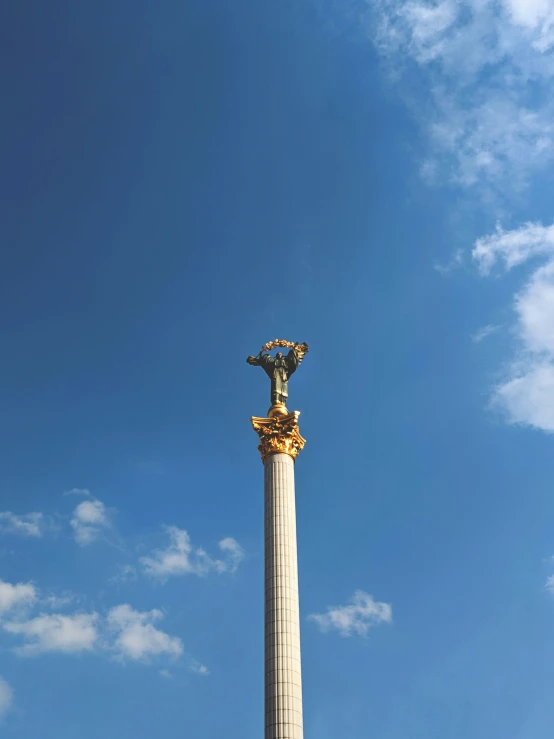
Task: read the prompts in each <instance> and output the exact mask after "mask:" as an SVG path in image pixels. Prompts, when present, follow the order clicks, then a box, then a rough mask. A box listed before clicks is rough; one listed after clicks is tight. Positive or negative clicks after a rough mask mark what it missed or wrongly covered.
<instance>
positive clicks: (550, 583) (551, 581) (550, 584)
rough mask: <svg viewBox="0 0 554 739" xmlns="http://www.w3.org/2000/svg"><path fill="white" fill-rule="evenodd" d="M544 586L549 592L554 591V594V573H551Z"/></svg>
mask: <svg viewBox="0 0 554 739" xmlns="http://www.w3.org/2000/svg"><path fill="white" fill-rule="evenodd" d="M544 587H545V588H546V589H547V590H548V592H549V593H552V595H554V575H550V577H549V578H548V580H547V581H546V583H545V586H544Z"/></svg>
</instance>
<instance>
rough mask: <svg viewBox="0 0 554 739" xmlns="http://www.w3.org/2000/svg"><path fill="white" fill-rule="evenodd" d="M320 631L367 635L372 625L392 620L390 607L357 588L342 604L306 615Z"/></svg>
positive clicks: (344, 634) (345, 634)
mask: <svg viewBox="0 0 554 739" xmlns="http://www.w3.org/2000/svg"><path fill="white" fill-rule="evenodd" d="M308 618H309V619H310V620H311V621H315V623H316V624H317V625H318V626H319V628H320V629H321V631H323V632H327V631H338V632H339V634H340V635H341V636H364V637H365V636H367V635H368V632H369V630H370V629H371V628H373V627H374V626H377V625H379V624H382V623H390V622H391V621H392V607H391V605H390V604H389V603H380V602H378V601H375V600H374V599H373V596H371V595H369V594H368V593H365V592H364V591H363V590H357V591H356V592H355V593H354V596H353V598H352V599H351V601H350V602H349V603H348V604H347V605H344V606H330V607H329V608H328V609H327V612H326V613H313V614H312V615H310V616H308Z"/></svg>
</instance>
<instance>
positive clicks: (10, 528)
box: [0, 511, 44, 537]
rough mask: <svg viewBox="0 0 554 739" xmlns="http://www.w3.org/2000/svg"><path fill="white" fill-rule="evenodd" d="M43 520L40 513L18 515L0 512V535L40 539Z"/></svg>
mask: <svg viewBox="0 0 554 739" xmlns="http://www.w3.org/2000/svg"><path fill="white" fill-rule="evenodd" d="M43 518H44V517H43V515H42V513H24V514H21V515H18V514H16V513H12V512H11V511H3V512H0V533H7V534H19V535H20V536H31V537H40V536H42V533H43V530H42V525H43Z"/></svg>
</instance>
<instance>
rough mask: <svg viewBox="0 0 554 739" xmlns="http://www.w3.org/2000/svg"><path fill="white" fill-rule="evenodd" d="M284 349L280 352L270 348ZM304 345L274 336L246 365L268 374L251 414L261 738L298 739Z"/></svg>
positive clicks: (305, 351)
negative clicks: (294, 394)
mask: <svg viewBox="0 0 554 739" xmlns="http://www.w3.org/2000/svg"><path fill="white" fill-rule="evenodd" d="M277 348H287V349H288V350H289V351H288V353H287V355H286V356H283V354H282V353H281V352H280V351H278V352H277V354H276V355H275V357H272V356H271V354H269V352H270V351H271V350H272V349H277ZM307 352H308V345H307V344H294V343H293V342H290V341H285V340H284V339H275V340H274V341H270V342H269V343H267V344H265V345H264V346H263V347H262V349H261V351H260V352H259V354H258V355H257V356H256V357H248V358H247V360H246V361H247V362H248V364H251V365H254V366H258V367H262V368H263V369H264V371H265V372H266V374H267V375H269V377H270V379H271V407H270V409H269V410H268V412H267V417H261V418H260V417H257V416H253V417H252V419H251V421H252V426H253V428H254V430H255V431H256V433H257V434H258V436H259V439H260V444H259V446H258V450H259V452H260V454H261V456H262V461H263V464H264V530H265V632H264V643H265V734H264V737H265V739H303V736H304V731H303V724H302V673H301V660H300V615H299V605H298V561H297V553H296V502H295V494H294V462H295V460H296V457H297V456H298V454H299V453H300V452H301V451H302V449H303V448H304V444H305V443H306V441H305V439H303V438H302V436H301V435H300V431H299V428H298V417H299V415H300V413H299V412H298V411H293V412H292V413H289V411H288V409H287V407H286V403H287V399H288V395H289V392H288V383H289V377H290V376H291V375H292V374H293V373H294V372H295V371H296V370H297V369H298V367H299V365H300V363H301V362H302V359H303V358H304V355H305V354H306V353H307Z"/></svg>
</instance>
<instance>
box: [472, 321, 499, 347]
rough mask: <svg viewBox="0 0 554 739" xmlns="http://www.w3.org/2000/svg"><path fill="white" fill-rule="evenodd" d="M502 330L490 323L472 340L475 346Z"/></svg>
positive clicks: (474, 335) (476, 333) (475, 334)
mask: <svg viewBox="0 0 554 739" xmlns="http://www.w3.org/2000/svg"><path fill="white" fill-rule="evenodd" d="M500 328H501V326H497V325H495V324H492V323H489V324H487V325H486V326H483V328H480V329H479V330H478V331H476V332H475V333H474V334H473V336H472V337H471V340H472V341H473V343H474V344H480V343H481V342H482V341H484V340H485V339H486V338H487V337H488V336H490V335H491V334H495V333H496V332H497V331H498V330H499V329H500Z"/></svg>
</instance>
